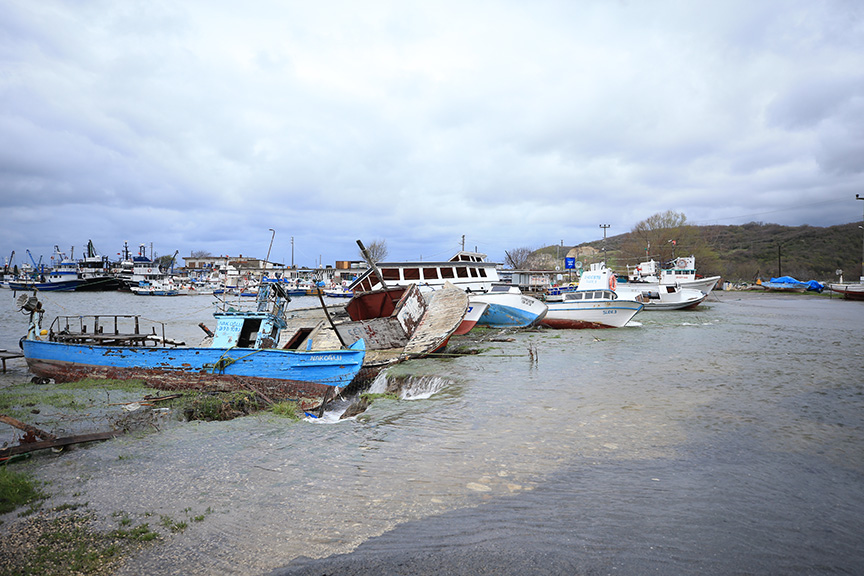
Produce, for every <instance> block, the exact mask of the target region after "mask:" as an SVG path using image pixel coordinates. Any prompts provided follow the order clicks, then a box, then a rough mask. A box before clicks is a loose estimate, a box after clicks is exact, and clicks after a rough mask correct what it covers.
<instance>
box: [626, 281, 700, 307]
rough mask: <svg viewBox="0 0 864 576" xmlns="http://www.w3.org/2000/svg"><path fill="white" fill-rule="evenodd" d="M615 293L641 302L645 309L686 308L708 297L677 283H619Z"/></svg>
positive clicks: (696, 304) (694, 305)
mask: <svg viewBox="0 0 864 576" xmlns="http://www.w3.org/2000/svg"><path fill="white" fill-rule="evenodd" d="M615 293H616V294H617V295H618V297H619V298H623V299H625V300H636V301H637V302H641V303H642V305H643V306H644V307H645V310H686V309H688V308H695V307H696V306H698V305H699V304H701V303H702V302H703V301H704V300H705V299H706V298H707V297H708V294H706V293H705V292H702V291H701V290H696V289H695V288H681V287H680V286H678V285H677V284H659V285H657V286H646V285H644V284H638V283H633V284H630V283H627V284H624V283H620V284H618V285H617V287H616V289H615Z"/></svg>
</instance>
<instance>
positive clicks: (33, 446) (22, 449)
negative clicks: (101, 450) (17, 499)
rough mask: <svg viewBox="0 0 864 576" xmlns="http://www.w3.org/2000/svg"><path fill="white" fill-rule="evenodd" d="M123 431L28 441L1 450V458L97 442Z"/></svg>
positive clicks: (113, 436)
mask: <svg viewBox="0 0 864 576" xmlns="http://www.w3.org/2000/svg"><path fill="white" fill-rule="evenodd" d="M121 434H122V432H117V431H112V432H96V433H94V434H79V435H77V436H67V437H65V438H55V439H54V440H45V441H44V442H27V443H24V444H19V445H18V446H10V447H9V448H3V449H2V450H0V458H8V457H9V456H15V455H16V454H26V453H28V452H34V451H36V450H45V449H46V448H60V447H62V446H69V445H72V444H82V443H84V442H95V441H98V440H110V439H112V438H116V437H117V436H120V435H121Z"/></svg>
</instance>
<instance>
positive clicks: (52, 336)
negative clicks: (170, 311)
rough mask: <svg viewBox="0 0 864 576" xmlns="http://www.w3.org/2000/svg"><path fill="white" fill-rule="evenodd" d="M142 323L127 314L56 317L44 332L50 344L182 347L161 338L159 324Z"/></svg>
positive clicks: (177, 343)
mask: <svg viewBox="0 0 864 576" xmlns="http://www.w3.org/2000/svg"><path fill="white" fill-rule="evenodd" d="M146 322H147V326H146V327H145V326H143V325H142V319H141V317H140V316H138V315H131V314H110V315H92V316H89V315H88V316H57V317H56V318H54V321H53V322H51V326H50V327H49V329H48V338H49V340H51V341H52V342H65V343H69V344H85V343H90V344H101V345H109V346H148V345H152V346H162V347H165V346H180V345H182V344H183V342H176V341H173V340H169V339H167V338H165V324H164V323H163V322H155V321H149V320H148V321H146ZM157 328H158V332H157Z"/></svg>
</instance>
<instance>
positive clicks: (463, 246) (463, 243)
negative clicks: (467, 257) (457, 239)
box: [462, 234, 465, 252]
mask: <svg viewBox="0 0 864 576" xmlns="http://www.w3.org/2000/svg"><path fill="white" fill-rule="evenodd" d="M462 251H463V252H464V251H465V235H464V234H462Z"/></svg>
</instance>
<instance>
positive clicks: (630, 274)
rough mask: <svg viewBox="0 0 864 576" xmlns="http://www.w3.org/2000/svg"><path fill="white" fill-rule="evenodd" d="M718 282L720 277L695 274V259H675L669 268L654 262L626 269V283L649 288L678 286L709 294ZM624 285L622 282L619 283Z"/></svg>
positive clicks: (693, 257) (691, 257) (650, 261)
mask: <svg viewBox="0 0 864 576" xmlns="http://www.w3.org/2000/svg"><path fill="white" fill-rule="evenodd" d="M719 281H720V276H710V277H708V278H702V277H699V276H697V274H696V257H695V256H688V257H686V258H684V257H682V258H675V259H674V260H673V261H672V266H671V267H670V268H661V267H660V264H659V263H658V262H656V261H655V260H649V261H648V262H642V263H641V264H639V265H638V266H633V267H631V266H628V267H627V283H628V284H630V283H633V284H640V285H642V286H644V285H646V284H647V285H650V286H660V285H665V286H672V285H676V284H677V285H678V286H680V287H681V288H692V289H693V290H699V291H700V292H704V293H705V294H710V293H711V290H713V289H714V287H715V286H716V285H717V282H719ZM621 284H624V282H621Z"/></svg>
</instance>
